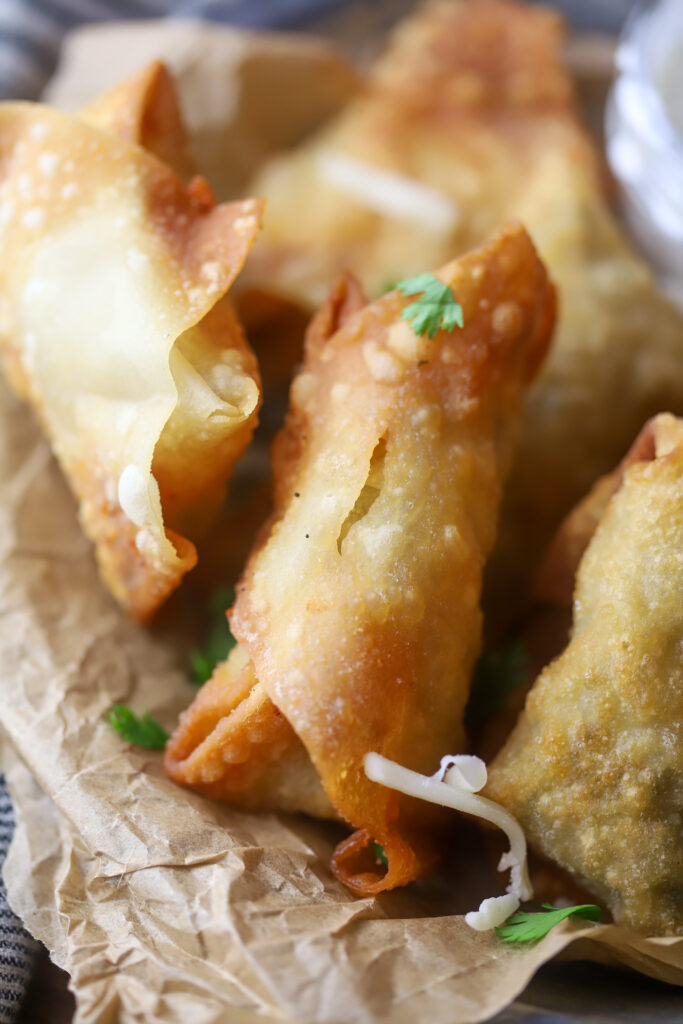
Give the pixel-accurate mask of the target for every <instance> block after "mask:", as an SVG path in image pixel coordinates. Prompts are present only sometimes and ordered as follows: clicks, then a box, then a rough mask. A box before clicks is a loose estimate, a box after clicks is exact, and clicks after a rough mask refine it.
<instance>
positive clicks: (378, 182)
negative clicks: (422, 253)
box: [318, 150, 460, 234]
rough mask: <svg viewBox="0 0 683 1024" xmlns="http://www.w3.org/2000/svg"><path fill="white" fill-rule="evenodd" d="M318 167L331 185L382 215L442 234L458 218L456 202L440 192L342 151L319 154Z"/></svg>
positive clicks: (453, 226) (449, 229) (447, 232)
mask: <svg viewBox="0 0 683 1024" xmlns="http://www.w3.org/2000/svg"><path fill="white" fill-rule="evenodd" d="M318 170H319V173H320V174H321V176H322V177H323V178H324V179H325V180H326V181H327V182H328V183H329V184H330V185H332V186H333V187H334V188H337V189H339V191H340V192H345V193H346V194H347V195H349V196H351V197H352V198H353V199H356V200H357V201H358V202H359V203H360V204H361V205H362V206H364V207H365V208H366V209H368V210H372V211H373V213H379V214H381V215H382V216H384V217H393V218H394V220H402V221H407V222H408V223H410V224H416V225H418V226H419V227H421V228H423V229H426V230H427V231H436V232H443V233H444V234H449V233H450V232H451V231H453V229H454V228H455V227H456V226H457V224H458V221H459V220H460V210H459V208H458V205H457V203H456V202H455V201H454V200H453V199H451V198H450V197H449V196H445V195H444V194H443V192H438V191H437V190H436V189H435V188H430V187H429V186H428V185H423V184H422V183H421V182H419V181H415V180H414V179H413V178H407V177H405V176H404V175H403V174H396V173H395V172H394V171H387V170H384V169H383V168H381V167H373V166H372V164H367V163H365V162H364V161H362V160H356V159H354V157H351V156H347V155H346V154H345V153H339V152H336V151H334V150H327V151H326V152H324V153H321V154H320V156H319V158H318Z"/></svg>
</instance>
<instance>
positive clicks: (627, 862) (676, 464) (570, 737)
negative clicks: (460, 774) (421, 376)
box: [486, 415, 683, 935]
mask: <svg viewBox="0 0 683 1024" xmlns="http://www.w3.org/2000/svg"><path fill="white" fill-rule="evenodd" d="M652 433H653V435H654V451H652V450H650V451H648V445H647V444H644V445H643V447H642V448H641V456H642V459H641V460H637V461H634V462H632V464H631V465H630V466H628V468H626V470H625V472H624V473H623V479H622V481H621V484H620V486H619V487H618V489H617V490H616V493H615V494H614V496H613V497H612V498H611V499H610V500H609V501H608V503H607V505H606V508H605V511H604V515H603V516H602V518H601V520H600V524H599V526H598V527H597V530H596V531H595V534H594V536H593V538H592V540H591V541H590V544H589V545H588V548H587V550H586V553H585V555H584V556H583V559H582V561H581V564H580V567H579V571H578V577H577V586H576V593H575V599H574V631H573V635H572V638H571V641H570V642H569V645H568V646H567V648H566V650H565V651H564V653H563V654H562V655H560V657H559V658H558V659H557V660H556V661H554V662H553V663H552V664H551V665H550V666H549V667H548V668H547V669H545V671H544V672H543V673H542V674H541V675H540V676H539V678H538V679H537V681H536V683H535V684H534V687H533V689H532V690H531V693H530V694H529V697H528V699H527V703H526V707H525V710H524V712H523V714H522V716H521V718H520V720H519V723H518V725H517V727H516V728H515V730H514V732H513V733H512V735H511V737H510V739H509V740H508V742H507V744H506V746H505V747H504V749H503V750H502V752H501V753H500V754H499V755H498V757H497V758H496V760H495V761H494V763H493V764H492V765H491V767H490V770H489V783H488V786H487V789H486V795H488V796H490V797H491V798H492V799H494V800H497V801H499V802H500V803H502V804H504V805H505V806H506V807H508V808H509V810H511V811H512V813H513V814H514V815H515V816H516V817H517V818H518V820H519V821H520V822H521V824H522V826H523V828H524V830H525V833H526V835H527V838H528V839H529V841H530V842H531V844H532V845H533V846H535V847H536V848H537V849H538V850H539V851H540V852H542V853H544V854H545V855H546V856H548V857H550V858H552V859H553V860H554V861H556V862H557V863H558V864H559V865H560V866H561V867H563V868H565V869H568V870H570V871H572V872H573V873H574V875H575V876H577V878H578V879H579V880H580V881H581V882H582V883H583V884H585V886H586V887H587V888H588V889H589V890H591V891H592V892H594V893H595V894H596V896H597V897H598V898H599V899H600V900H603V901H605V902H606V903H607V905H608V906H609V908H610V910H611V911H612V914H613V915H614V918H615V920H616V921H617V922H619V923H621V924H624V925H627V926H628V927H630V928H634V929H635V930H637V931H640V932H643V933H645V934H651V935H680V934H683V844H682V843H681V837H682V831H681V829H682V821H683V661H682V659H681V648H682V646H683V603H682V601H681V594H682V593H683V561H682V558H681V553H682V552H683V421H682V420H678V419H675V418H674V417H672V416H670V415H662V416H659V417H657V419H656V420H655V421H654V424H653V426H652Z"/></svg>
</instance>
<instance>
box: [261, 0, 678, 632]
mask: <svg viewBox="0 0 683 1024" xmlns="http://www.w3.org/2000/svg"><path fill="white" fill-rule="evenodd" d="M564 42H565V33H564V29H563V25H562V22H561V20H560V19H559V17H558V16H557V15H556V14H555V13H553V12H551V11H549V10H546V9H541V8H539V7H537V6H533V7H532V6H527V5H523V4H520V3H514V2H504V0H473V2H470V0H467V2H465V0H448V2H437V3H431V4H427V5H425V6H424V7H422V8H420V9H418V11H417V12H416V13H415V14H414V15H413V16H411V17H409V18H408V19H407V20H406V21H405V22H403V23H401V25H399V27H398V29H397V31H396V32H395V34H394V36H393V37H392V40H391V42H390V44H389V48H388V51H387V52H386V54H385V55H384V56H383V57H382V58H381V59H380V61H379V62H378V64H377V65H376V66H375V68H374V69H373V70H372V73H371V74H370V77H369V80H368V82H367V84H366V88H365V90H364V92H363V93H362V95H361V96H360V97H359V98H358V99H357V100H355V101H354V102H352V103H351V104H350V105H349V106H348V108H347V109H346V111H345V112H343V113H342V115H341V116H340V117H338V118H337V119H336V120H335V121H334V122H333V123H332V124H331V125H329V126H328V127H327V128H326V129H325V130H324V131H323V132H321V133H319V134H317V135H316V136H315V137H314V138H313V139H312V140H311V141H310V142H308V143H307V144H305V145H304V146H302V147H300V148H299V149H298V150H296V151H295V152H293V153H290V154H286V155H283V156H281V157H280V158H278V159H277V160H274V161H272V162H270V163H269V164H267V165H266V166H265V167H264V169H263V170H262V171H261V173H260V174H259V175H257V177H256V179H255V180H254V182H253V183H252V189H253V190H255V192H256V194H258V195H264V196H266V197H267V199H268V216H267V220H266V225H265V231H264V234H263V237H262V238H261V239H260V240H259V244H258V245H257V247H256V248H255V250H254V253H253V257H252V258H250V261H249V265H248V267H247V273H246V276H245V278H243V281H244V287H245V289H247V292H246V294H245V295H244V298H243V302H244V308H245V317H248V320H247V321H246V322H247V330H249V326H250V322H251V321H252V320H253V319H254V318H255V312H254V309H256V310H257V309H258V308H259V304H258V302H257V301H256V299H257V297H258V293H259V291H260V292H261V293H263V292H270V293H271V295H272V294H273V293H275V298H273V299H272V302H273V303H275V302H276V300H277V301H279V302H280V303H281V309H282V312H281V314H280V321H281V320H282V319H283V317H284V316H285V314H286V316H287V320H288V322H292V320H293V318H294V317H293V314H292V312H291V308H292V307H293V306H294V307H296V306H304V307H306V308H311V307H312V305H313V304H314V303H316V302H318V301H319V300H320V298H321V297H322V295H323V294H324V292H325V290H326V289H327V288H328V287H329V285H330V283H331V281H332V280H334V278H335V277H336V275H337V274H338V272H339V271H340V270H341V269H343V268H344V267H346V266H350V267H353V268H354V271H355V272H356V273H357V274H358V276H359V277H360V280H361V282H362V283H363V285H364V286H365V288H366V289H367V290H368V292H369V294H370V295H377V294H379V293H380V292H381V291H382V290H383V289H384V288H386V286H387V284H388V283H389V282H392V281H397V280H399V279H401V278H403V277H406V276H409V275H412V274H414V273H416V272H419V271H420V270H421V269H422V268H424V267H425V266H438V265H439V264H440V263H441V262H443V261H444V260H445V259H447V258H451V255H452V254H453V253H458V252H464V251H467V250H468V249H470V248H471V247H473V246H475V245H479V244H481V243H482V242H483V241H484V240H485V239H486V238H488V237H490V236H491V234H492V233H493V232H494V231H495V230H497V228H498V226H499V225H500V224H501V223H504V222H505V220H507V219H509V218H510V217H514V218H518V219H519V220H521V221H522V223H524V225H525V226H526V227H527V229H528V231H529V233H530V234H531V236H532V238H533V239H534V243H535V244H536V245H537V247H538V250H539V253H540V255H541V257H542V259H543V260H544V262H545V263H546V265H547V267H548V269H549V272H550V274H551V276H552V277H553V280H554V281H555V283H556V284H557V286H558V294H559V316H558V329H557V334H556V339H555V342H554V345H553V349H552V352H551V354H550V356H549V358H548V360H547V361H546V363H545V365H544V368H543V369H542V371H541V373H540V374H539V377H538V379H537V381H536V382H535V384H534V386H533V387H532V388H531V389H530V390H529V393H528V397H527V407H526V418H525V426H524V432H523V436H522V440H521V446H520V450H519V454H518V456H517V459H516V462H515V466H514V467H513V470H512V474H511V478H510V481H509V485H508V489H507V494H506V499H505V504H504V508H503V512H502V514H501V529H500V533H499V541H498V544H497V552H496V553H495V555H494V557H493V559H492V563H491V567H490V572H489V579H488V582H487V588H486V590H487V607H488V608H489V609H490V611H491V618H492V623H493V622H494V620H496V621H498V620H500V622H501V627H500V629H499V630H498V632H500V631H502V630H503V625H504V623H506V622H508V621H509V620H510V619H514V618H515V617H516V614H517V612H518V610H519V611H521V609H522V607H523V606H524V604H525V602H526V599H527V598H528V595H529V590H530V587H531V583H532V580H533V578H534V575H535V572H536V570H537V568H538V565H539V562H540V559H541V557H542V555H543V553H544V551H545V548H546V546H547V544H548V543H549V541H550V539H551V537H552V534H553V532H554V530H555V529H556V528H557V526H558V524H559V522H560V521H561V519H562V518H563V517H564V516H565V515H566V514H567V513H568V512H569V510H570V509H571V508H572V507H573V505H574V504H575V503H576V502H577V501H578V500H579V499H580V498H581V497H582V495H584V494H585V493H586V491H587V490H588V488H589V487H590V486H591V484H592V483H593V482H594V481H595V479H596V478H597V477H598V476H600V475H602V474H604V473H607V472H609V471H610V470H611V468H612V467H613V466H614V465H615V464H616V462H617V461H618V460H619V459H620V458H621V457H622V455H623V454H624V452H625V451H626V449H627V448H628V445H629V444H630V442H631V440H632V439H633V437H634V436H635V435H636V433H637V432H638V430H639V429H640V428H641V426H642V425H643V423H644V422H645V421H646V420H647V419H648V417H650V416H652V415H654V414H655V413H657V412H659V411H660V410H661V409H667V408H668V409H672V410H673V411H682V412H683V375H681V373H680V370H679V368H680V364H681V359H682V358H683V318H682V317H681V315H680V314H679V313H678V312H677V311H676V310H675V309H674V308H673V307H672V306H671V305H670V304H669V302H668V301H667V300H666V299H665V298H664V296H663V295H662V294H661V293H660V292H659V290H658V288H657V286H656V284H655V282H654V280H653V278H652V275H651V273H650V272H649V270H648V268H647V267H646V265H645V263H644V262H643V260H641V259H640V257H639V256H637V255H636V254H635V253H634V252H633V250H632V249H631V247H630V245H629V243H628V242H627V240H626V238H625V236H624V234H623V231H622V230H621V228H620V227H619V225H618V224H617V222H616V220H615V218H614V216H613V214H612V213H611V211H610V208H609V205H608V189H607V174H606V172H605V170H604V168H603V166H602V163H601V160H600V158H599V156H598V154H597V151H596V149H595V147H594V144H593V142H592V141H591V139H590V138H589V137H588V135H587V133H586V131H585V129H584V128H583V126H582V125H581V123H580V121H579V117H578V111H577V103H576V99H575V96H574V90H573V86H572V82H571V78H570V76H569V74H568V71H567V69H566V66H565V64H564V57H563V46H564ZM261 305H263V303H261ZM276 309H277V307H275V310H276ZM264 315H265V314H264ZM270 316H271V318H272V319H273V320H277V317H276V315H275V312H274V311H273V310H272V309H271V312H270ZM653 324H656V329H653ZM262 334H263V329H262V327H261V325H259V337H260V335H262ZM607 409H609V415H606V413H605V410H607ZM494 632H495V630H494Z"/></svg>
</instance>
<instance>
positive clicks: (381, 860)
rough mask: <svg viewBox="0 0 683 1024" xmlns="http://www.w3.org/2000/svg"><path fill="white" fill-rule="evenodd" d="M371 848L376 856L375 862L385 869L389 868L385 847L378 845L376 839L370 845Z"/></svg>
mask: <svg viewBox="0 0 683 1024" xmlns="http://www.w3.org/2000/svg"><path fill="white" fill-rule="evenodd" d="M370 848H371V849H372V852H373V854H374V855H375V860H376V861H377V863H378V864H383V865H384V867H385V868H388V867H389V861H388V860H387V855H386V853H385V852H384V847H383V846H382V844H381V843H378V842H377V841H376V840H375V839H373V840H372V842H371V843H370Z"/></svg>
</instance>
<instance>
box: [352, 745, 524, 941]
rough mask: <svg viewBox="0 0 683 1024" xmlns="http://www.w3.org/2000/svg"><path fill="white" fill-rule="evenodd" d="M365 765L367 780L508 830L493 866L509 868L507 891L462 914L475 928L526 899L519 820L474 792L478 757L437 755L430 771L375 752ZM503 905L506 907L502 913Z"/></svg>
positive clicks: (479, 785) (480, 782)
mask: <svg viewBox="0 0 683 1024" xmlns="http://www.w3.org/2000/svg"><path fill="white" fill-rule="evenodd" d="M364 767H365V774H366V775H367V777H368V778H369V779H370V780H371V781H372V782H379V783H380V784H381V785H383V786H388V787H389V789H395V790H398V792H399V793H405V794H406V796H414V797H417V799H418V800H428V801H429V802H430V803H433V804H441V805H442V806H444V807H452V808H453V809H454V810H456V811H464V812H465V813H466V814H471V815H472V816H473V817H477V818H483V819H484V821H490V822H491V823H492V824H494V825H497V826H498V827H499V828H501V829H502V830H503V832H505V834H506V835H507V837H508V839H509V840H510V849H509V851H508V852H507V853H505V854H503V856H502V857H501V859H500V863H499V864H498V870H499V871H505V870H506V868H510V884H509V885H508V886H507V890H506V891H507V894H508V895H507V897H506V896H499V897H492V898H491V899H488V900H484V902H483V903H482V904H481V906H480V907H479V910H478V911H471V912H470V913H469V914H467V915H466V916H465V921H466V922H467V924H469V925H470V927H471V928H475V929H476V930H477V931H483V930H485V929H487V928H494V927H496V926H497V925H498V924H501V923H502V922H503V921H505V920H506V918H507V917H509V916H510V914H512V913H514V911H515V910H516V909H517V907H518V906H519V902H520V900H528V899H531V897H532V896H533V890H532V888H531V883H530V881H529V873H528V870H527V856H526V840H525V838H524V833H523V832H522V829H521V828H520V825H519V823H518V822H517V821H516V820H515V818H513V816H512V815H511V814H509V813H508V811H506V810H505V808H503V807H501V806H500V804H496V803H494V802H493V800H488V799H487V798H486V797H483V796H476V795H475V794H476V793H477V792H478V790H480V789H483V787H484V786H485V785H486V778H487V772H486V765H485V764H484V762H483V761H482V760H481V758H479V757H470V756H469V755H467V754H458V755H451V754H447V755H446V756H445V757H442V758H441V765H440V767H439V769H438V771H437V772H435V774H434V775H431V776H427V775H420V774H419V772H414V771H411V770H410V769H409V768H403V767H402V766H401V765H400V764H396V762H395V761H390V760H389V759H388V758H386V757H382V755H381V754H376V753H369V754H366V755H365V760H364ZM515 901H516V902H515ZM508 908H509V909H508ZM503 910H506V913H505V915H504V916H501V914H503ZM487 922H493V923H487Z"/></svg>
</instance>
